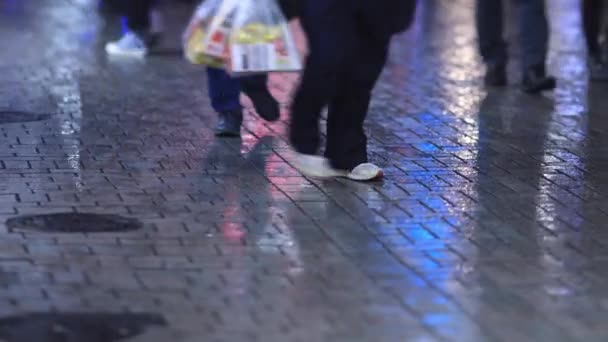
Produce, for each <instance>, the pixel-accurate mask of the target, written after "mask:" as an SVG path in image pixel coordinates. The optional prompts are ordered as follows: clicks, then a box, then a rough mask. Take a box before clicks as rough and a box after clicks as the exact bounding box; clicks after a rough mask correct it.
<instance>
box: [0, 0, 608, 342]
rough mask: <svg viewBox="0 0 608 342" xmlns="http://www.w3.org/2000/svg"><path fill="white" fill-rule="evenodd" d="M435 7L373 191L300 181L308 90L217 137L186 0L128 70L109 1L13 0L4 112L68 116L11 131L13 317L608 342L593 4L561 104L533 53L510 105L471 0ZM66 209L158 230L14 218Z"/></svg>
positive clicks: (188, 330)
mask: <svg viewBox="0 0 608 342" xmlns="http://www.w3.org/2000/svg"><path fill="white" fill-rule="evenodd" d="M421 3H422V4H421V6H420V8H419V12H418V17H417V21H416V24H415V26H414V27H413V28H412V29H411V30H410V32H408V33H406V34H404V35H401V36H399V37H396V38H395V41H394V45H393V49H392V51H391V57H390V62H389V65H388V66H387V69H386V72H385V74H384V75H383V78H382V80H381V81H380V83H379V84H378V87H377V89H376V90H375V95H374V100H373V104H372V108H371V113H370V116H369V119H368V122H367V129H368V132H369V135H370V154H371V159H372V161H374V162H376V163H378V164H379V165H381V166H383V167H384V168H385V170H386V180H385V181H383V182H382V183H373V184H355V183H351V182H347V181H340V180H338V181H329V182H321V181H316V180H311V179H306V178H303V177H302V176H301V175H300V174H298V172H296V171H295V170H294V169H293V167H292V166H291V164H290V159H291V158H292V156H291V155H290V153H289V148H288V145H287V143H286V139H285V136H286V134H285V133H286V130H287V118H288V103H289V97H290V94H291V93H292V91H293V88H294V86H295V84H296V82H297V75H282V74H277V75H273V76H272V80H271V88H272V90H273V92H274V93H275V95H276V96H277V98H279V99H281V102H283V103H284V104H285V110H284V113H283V114H284V120H282V121H281V122H279V123H276V124H268V123H265V122H263V121H262V120H260V119H259V118H258V117H257V116H256V115H254V113H251V109H250V108H247V111H248V115H246V122H245V127H244V132H243V138H242V139H241V140H218V139H216V138H214V137H213V134H212V127H213V124H214V122H215V120H216V117H215V114H214V113H213V112H212V111H211V110H210V108H209V101H208V99H207V97H206V90H205V84H204V83H205V82H204V72H202V70H201V69H200V67H196V66H191V65H188V64H187V63H186V62H185V61H183V60H182V59H181V58H180V55H179V53H178V52H177V51H178V49H177V43H178V38H177V37H179V36H178V34H179V31H180V30H181V28H182V27H183V23H184V22H185V21H186V20H187V16H188V8H186V6H185V5H176V6H173V7H170V8H169V7H168V8H167V11H166V12H167V21H168V24H169V25H168V27H169V30H168V32H167V34H166V36H165V42H164V46H163V48H161V49H160V51H157V52H156V53H155V54H153V55H152V56H150V57H149V58H148V59H146V60H142V61H132V60H131V61H129V60H124V59H123V60H121V59H111V58H108V57H106V56H104V54H103V44H104V43H105V42H106V41H107V40H108V39H110V38H113V37H116V34H117V29H116V26H117V21H116V19H115V18H114V19H113V18H104V17H101V16H100V15H99V14H98V13H97V12H96V11H95V6H94V1H89V0H23V1H8V0H0V42H2V46H3V49H0V75H1V76H0V80H1V81H2V82H0V95H1V96H0V111H1V110H5V111H11V110H13V111H17V110H18V111H26V112H32V113H37V114H45V115H49V117H48V118H47V120H42V121H34V122H24V123H7V124H1V125H0V141H1V144H0V146H1V147H0V204H1V205H0V316H2V317H14V316H20V315H25V314H31V313H38V314H43V313H50V312H54V313H65V314H69V313H125V312H126V313H151V314H159V315H161V316H162V317H163V318H164V319H166V321H167V324H166V326H153V327H150V328H149V329H146V330H145V331H144V332H143V333H142V334H141V335H139V336H135V337H132V338H131V339H129V340H128V341H147V342H157V341H158V342H164V341H180V342H190V341H197V342H198V341H227V342H234V341H264V342H272V341H280V342H291V341H294V342H295V341H305V342H312V341H315V342H316V341H331V342H340V341H348V342H360V341H361V342H363V341H383V342H384V341H386V342H389V341H421V342H422V341H459V342H460V341H575V340H576V341H586V342H587V341H606V340H607V339H608V328H607V327H606V325H605V324H604V323H605V321H604V317H605V316H604V315H605V314H607V313H608V286H607V285H606V281H607V280H608V272H607V270H608V268H606V267H607V266H608V231H606V228H608V227H607V224H606V222H607V220H608V169H607V168H606V166H608V157H607V156H608V154H607V152H608V147H607V146H608V144H607V143H608V134H607V133H606V132H607V130H606V128H608V119H607V118H606V117H605V116H604V113H603V110H605V109H608V100H607V99H606V98H605V96H603V95H604V94H607V93H606V90H607V86H605V85H602V84H591V85H590V84H589V83H588V82H587V74H586V70H585V59H584V58H585V57H584V51H583V49H584V47H583V44H582V34H581V30H580V28H579V26H580V18H579V16H578V14H577V6H578V1H576V0H552V1H550V2H549V3H548V11H549V13H550V16H551V21H552V27H553V30H552V33H553V34H552V44H551V46H552V53H551V60H550V68H551V70H553V71H554V72H555V73H556V74H557V75H558V76H559V78H560V82H559V88H558V90H557V91H556V92H555V94H554V95H553V98H546V97H530V96H526V95H524V94H522V93H520V92H519V91H518V90H517V87H516V86H515V84H516V83H517V81H518V77H519V76H518V75H517V73H516V72H515V71H516V70H518V67H517V58H516V57H515V58H514V59H513V64H512V65H511V66H510V70H511V72H510V77H511V78H512V79H511V81H512V83H513V84H514V86H512V87H509V88H506V89H503V90H492V91H489V92H488V91H486V90H485V89H484V87H483V86H482V80H481V79H482V76H483V67H482V65H481V63H480V61H479V58H478V56H477V52H476V45H475V44H476V34H475V32H474V28H473V21H472V20H473V7H472V4H471V1H470V0H444V1H438V0H436V1H426V0H425V1H421ZM514 50H515V51H514V54H515V56H516V55H517V51H516V50H517V49H514ZM244 103H247V99H244ZM248 107H249V106H248ZM66 212H74V213H94V214H95V213H96V214H111V215H121V216H125V217H130V218H136V219H138V220H139V221H141V223H142V224H143V228H142V229H141V230H137V231H130V232H124V233H120V232H110V233H103V232H99V233H57V232H55V233H48V232H47V233H45V232H35V231H14V230H11V229H8V227H7V226H6V225H5V224H4V222H5V221H6V220H7V219H10V218H14V217H18V216H21V215H32V214H50V213H66ZM1 327H2V324H1V322H0V328H1ZM23 330H24V331H23V334H27V331H26V330H27V329H26V328H24V329H23ZM0 332H1V329H0ZM17 333H19V332H17ZM3 338H7V337H3ZM13 338H14V340H8V341H7V342H17V341H19V340H17V339H16V338H15V337H13ZM1 339H2V336H1V335H0V340H1ZM49 341H50V340H49ZM42 342H44V341H42ZM102 342H105V341H102Z"/></svg>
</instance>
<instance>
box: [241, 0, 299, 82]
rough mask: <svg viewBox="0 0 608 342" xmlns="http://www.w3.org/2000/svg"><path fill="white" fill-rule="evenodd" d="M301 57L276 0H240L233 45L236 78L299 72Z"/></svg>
mask: <svg viewBox="0 0 608 342" xmlns="http://www.w3.org/2000/svg"><path fill="white" fill-rule="evenodd" d="M301 69H302V61H301V59H300V54H299V53H298V50H297V48H296V43H295V39H294V37H293V34H292V33H291V30H290V29H289V24H288V22H287V19H286V18H285V16H284V15H283V13H282V11H281V9H280V7H279V5H278V3H277V2H276V0H239V3H238V6H237V7H236V11H235V16H234V22H233V27H232V34H231V35H230V43H229V70H230V72H231V73H232V74H233V75H250V74H260V73H268V72H274V71H299V70H301Z"/></svg>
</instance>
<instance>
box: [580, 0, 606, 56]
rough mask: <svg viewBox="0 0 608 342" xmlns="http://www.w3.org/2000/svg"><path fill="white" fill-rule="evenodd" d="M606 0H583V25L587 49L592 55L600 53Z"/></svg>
mask: <svg viewBox="0 0 608 342" xmlns="http://www.w3.org/2000/svg"><path fill="white" fill-rule="evenodd" d="M603 2H604V0H583V26H584V30H585V39H586V40H587V49H588V51H589V54H590V55H592V56H598V55H599V54H600V43H599V36H600V31H601V29H602V17H603V5H604V3H603Z"/></svg>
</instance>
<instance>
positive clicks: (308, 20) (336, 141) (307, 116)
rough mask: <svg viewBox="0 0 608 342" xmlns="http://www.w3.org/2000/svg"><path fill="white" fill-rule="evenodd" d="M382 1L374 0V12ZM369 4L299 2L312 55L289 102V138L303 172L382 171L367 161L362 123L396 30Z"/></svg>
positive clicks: (368, 175) (364, 176) (355, 174)
mask: <svg viewBox="0 0 608 342" xmlns="http://www.w3.org/2000/svg"><path fill="white" fill-rule="evenodd" d="M383 2H386V0H382V1H378V2H375V3H374V6H376V7H378V12H382V11H381V9H382V5H383ZM368 3H369V2H368V1H362V0H349V1H347V2H344V1H342V0H309V1H306V2H305V3H304V4H303V6H302V7H303V8H302V11H301V13H300V20H301V22H302V25H303V28H304V30H305V31H306V34H307V36H308V43H309V49H310V54H309V56H308V59H307V62H306V67H305V70H304V73H303V75H302V80H301V84H300V88H299V90H298V92H297V94H296V96H295V99H294V103H293V106H292V122H291V131H290V140H291V144H292V146H293V148H294V149H295V152H296V155H295V159H294V166H296V168H297V169H298V170H300V171H301V172H302V173H303V174H305V175H307V176H311V177H323V178H328V177H338V176H340V177H347V178H350V179H353V180H360V181H366V180H372V179H376V178H378V177H381V176H382V170H381V169H380V168H379V167H378V166H376V165H373V164H370V163H368V160H367V138H366V135H365V132H364V129H363V122H364V121H365V117H366V115H367V111H368V107H369V103H370V98H371V92H372V89H373V87H374V85H375V83H376V81H377V79H378V77H379V76H380V73H381V71H382V68H383V67H384V64H385V61H386V57H387V51H388V47H389V42H390V38H391V36H392V34H393V33H394V32H391V31H389V30H387V29H386V26H385V25H384V24H383V23H382V18H381V17H380V16H378V17H372V16H371V12H369V11H366V9H367V8H366V7H367V5H366V4H368ZM387 3H388V2H387ZM326 106H328V109H329V111H328V118H327V146H326V150H325V157H320V156H317V153H318V152H319V148H320V130H319V120H320V116H321V112H322V110H323V109H324V108H325V107H326Z"/></svg>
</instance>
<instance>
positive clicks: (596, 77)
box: [588, 57, 608, 82]
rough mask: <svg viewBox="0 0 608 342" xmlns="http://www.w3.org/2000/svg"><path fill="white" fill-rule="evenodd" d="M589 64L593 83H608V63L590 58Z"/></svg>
mask: <svg viewBox="0 0 608 342" xmlns="http://www.w3.org/2000/svg"><path fill="white" fill-rule="evenodd" d="M588 64H589V74H590V76H591V80H592V81H596V82H608V63H606V62H604V61H603V60H602V58H599V57H590V58H589V63H588Z"/></svg>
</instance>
